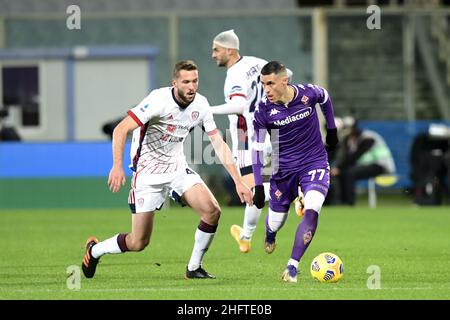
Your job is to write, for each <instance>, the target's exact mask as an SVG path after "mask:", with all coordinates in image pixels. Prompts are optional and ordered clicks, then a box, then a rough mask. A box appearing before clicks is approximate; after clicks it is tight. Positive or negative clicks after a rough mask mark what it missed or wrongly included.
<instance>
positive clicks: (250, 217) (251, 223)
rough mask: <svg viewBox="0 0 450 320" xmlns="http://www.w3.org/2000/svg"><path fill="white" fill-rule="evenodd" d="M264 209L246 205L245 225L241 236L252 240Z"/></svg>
mask: <svg viewBox="0 0 450 320" xmlns="http://www.w3.org/2000/svg"><path fill="white" fill-rule="evenodd" d="M261 211H262V209H258V208H257V207H256V206H254V205H253V206H249V205H248V204H247V205H246V206H245V214H244V226H243V228H242V233H241V238H242V239H246V240H251V238H252V235H253V232H255V229H256V225H257V224H258V220H259V217H260V216H261Z"/></svg>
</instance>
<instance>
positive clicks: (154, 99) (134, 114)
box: [128, 91, 162, 126]
mask: <svg viewBox="0 0 450 320" xmlns="http://www.w3.org/2000/svg"><path fill="white" fill-rule="evenodd" d="M160 105H162V103H158V94H157V92H155V91H152V92H150V94H149V95H148V96H147V97H145V98H144V99H143V100H142V101H141V102H140V103H139V104H138V105H137V106H136V107H134V108H131V109H130V110H129V111H128V115H129V116H130V117H131V118H133V119H134V121H136V123H137V124H138V125H140V126H143V125H144V124H145V123H147V122H148V121H150V119H152V118H154V117H156V116H158V115H159V114H160V107H159V106H160Z"/></svg>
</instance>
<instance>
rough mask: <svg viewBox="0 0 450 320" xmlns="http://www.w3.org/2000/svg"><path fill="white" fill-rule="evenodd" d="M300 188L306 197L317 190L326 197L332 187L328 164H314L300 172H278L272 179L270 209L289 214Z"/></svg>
mask: <svg viewBox="0 0 450 320" xmlns="http://www.w3.org/2000/svg"><path fill="white" fill-rule="evenodd" d="M298 186H300V187H301V188H302V192H303V194H304V195H306V193H307V192H308V191H310V190H316V191H319V192H320V193H322V194H323V195H324V196H325V197H326V196H327V193H328V188H329V186H330V166H329V165H328V163H312V164H311V165H309V166H307V167H304V168H301V169H300V170H299V171H285V172H281V170H280V171H279V172H277V173H276V174H274V175H272V177H271V178H270V200H269V207H270V209H272V210H273V211H276V212H288V211H289V207H290V206H291V203H292V201H294V200H295V198H296V197H297V196H298Z"/></svg>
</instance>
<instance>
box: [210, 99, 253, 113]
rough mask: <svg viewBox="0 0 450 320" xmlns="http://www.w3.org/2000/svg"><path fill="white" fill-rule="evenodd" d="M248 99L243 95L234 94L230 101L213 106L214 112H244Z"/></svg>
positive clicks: (212, 110)
mask: <svg viewBox="0 0 450 320" xmlns="http://www.w3.org/2000/svg"><path fill="white" fill-rule="evenodd" d="M246 103H247V100H246V98H245V97H242V96H234V97H233V98H232V99H231V100H230V101H229V102H227V103H225V104H221V105H218V106H211V112H212V113H213V114H243V113H244V110H245V105H246Z"/></svg>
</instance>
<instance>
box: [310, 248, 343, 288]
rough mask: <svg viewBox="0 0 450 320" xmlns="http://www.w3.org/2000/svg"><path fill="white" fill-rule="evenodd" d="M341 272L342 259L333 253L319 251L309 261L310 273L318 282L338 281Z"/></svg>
mask: <svg viewBox="0 0 450 320" xmlns="http://www.w3.org/2000/svg"><path fill="white" fill-rule="evenodd" d="M343 274H344V267H343V264H342V261H341V259H340V258H339V257H338V256H337V255H335V254H334V253H330V252H324V253H321V254H319V255H318V256H317V257H315V258H314V260H313V262H312V263H311V275H312V277H313V278H314V279H317V280H319V281H320V282H338V281H339V279H341V278H342V275H343Z"/></svg>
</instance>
